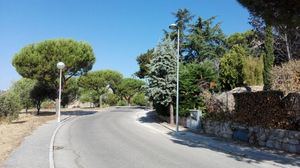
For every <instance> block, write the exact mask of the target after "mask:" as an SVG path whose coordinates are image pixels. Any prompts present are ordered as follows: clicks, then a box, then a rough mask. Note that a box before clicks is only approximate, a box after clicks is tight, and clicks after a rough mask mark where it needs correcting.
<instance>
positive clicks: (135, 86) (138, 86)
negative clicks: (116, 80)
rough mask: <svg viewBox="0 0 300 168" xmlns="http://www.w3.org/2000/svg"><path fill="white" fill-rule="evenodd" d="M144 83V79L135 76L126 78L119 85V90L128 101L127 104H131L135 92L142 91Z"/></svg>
mask: <svg viewBox="0 0 300 168" xmlns="http://www.w3.org/2000/svg"><path fill="white" fill-rule="evenodd" d="M144 85H145V82H144V81H141V80H138V79H133V78H125V79H123V80H122V81H121V83H120V84H119V85H118V86H117V92H118V94H119V95H120V96H121V97H122V98H124V99H125V100H126V101H127V104H128V105H130V104H131V101H132V97H133V96H134V95H135V94H137V93H139V92H141V91H142V86H144Z"/></svg>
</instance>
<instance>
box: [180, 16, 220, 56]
mask: <svg viewBox="0 0 300 168" xmlns="http://www.w3.org/2000/svg"><path fill="white" fill-rule="evenodd" d="M214 19H215V17H211V18H209V19H207V20H203V19H202V18H201V17H199V18H198V21H197V22H196V23H195V24H194V25H192V26H191V30H190V34H189V36H188V41H187V44H186V47H187V49H186V51H187V55H186V57H185V60H187V61H196V62H202V61H203V60H205V59H214V58H219V57H221V56H222V55H223V54H224V53H225V35H224V33H223V32H222V30H221V27H220V23H217V24H216V25H213V21H214Z"/></svg>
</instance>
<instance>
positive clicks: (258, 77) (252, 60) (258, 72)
mask: <svg viewBox="0 0 300 168" xmlns="http://www.w3.org/2000/svg"><path fill="white" fill-rule="evenodd" d="M262 58H263V57H259V58H257V57H252V56H248V57H245V58H244V59H245V61H244V67H243V74H244V84H246V85H248V86H253V85H262V84H263V59H262Z"/></svg>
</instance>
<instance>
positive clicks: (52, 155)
mask: <svg viewBox="0 0 300 168" xmlns="http://www.w3.org/2000/svg"><path fill="white" fill-rule="evenodd" d="M71 118H73V117H71V116H68V117H67V118H65V119H63V120H62V121H61V122H60V123H59V125H58V126H57V127H56V129H55V130H54V132H53V134H52V137H51V141H50V146H49V167H50V168H55V166H54V153H53V149H54V140H55V136H56V134H57V132H58V130H59V129H60V128H61V127H62V126H63V125H64V124H65V122H67V121H68V120H69V119H71Z"/></svg>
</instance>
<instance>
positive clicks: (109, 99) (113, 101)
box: [104, 93, 119, 106]
mask: <svg viewBox="0 0 300 168" xmlns="http://www.w3.org/2000/svg"><path fill="white" fill-rule="evenodd" d="M118 101H119V97H118V96H117V95H116V94H113V93H109V94H107V96H106V98H105V99H104V103H105V104H108V105H110V106H115V105H117V103H118Z"/></svg>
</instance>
